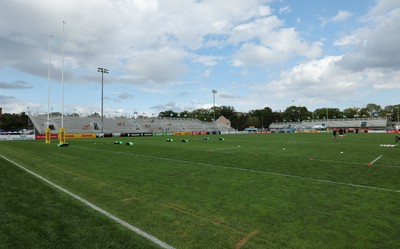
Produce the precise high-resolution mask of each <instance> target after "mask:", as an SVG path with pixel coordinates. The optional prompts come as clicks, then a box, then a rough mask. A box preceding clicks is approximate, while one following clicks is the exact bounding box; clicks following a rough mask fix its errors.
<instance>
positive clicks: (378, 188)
mask: <svg viewBox="0 0 400 249" xmlns="http://www.w3.org/2000/svg"><path fill="white" fill-rule="evenodd" d="M74 147H79V148H81V149H88V150H97V151H102V152H109V153H117V154H123V155H130V156H139V157H144V158H151V159H159V160H165V161H171V162H180V163H189V164H197V165H204V166H210V167H219V168H224V169H233V170H240V171H247V172H255V173H264V174H269V175H275V176H282V177H290V178H296V179H300V180H308V181H315V182H322V183H328V184H334V185H342V186H349V187H355V188H365V189H374V190H381V191H387V192H395V193H400V189H390V188H380V187H374V186H368V185H361V184H353V183H346V182H336V181H331V180H324V179H318V178H313V177H304V176H297V175H289V174H284V173H276V172H272V171H265V170H256V169H245V168H239V167H231V166H225V165H220V164H211V163H202V162H194V161H188V160H181V159H173V158H166V157H158V156H149V155H142V154H136V153H126V152H120V151H109V150H102V149H96V148H88V147H81V146H74Z"/></svg>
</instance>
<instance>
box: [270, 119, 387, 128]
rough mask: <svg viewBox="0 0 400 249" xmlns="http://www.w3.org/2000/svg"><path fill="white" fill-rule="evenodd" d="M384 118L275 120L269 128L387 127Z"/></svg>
mask: <svg viewBox="0 0 400 249" xmlns="http://www.w3.org/2000/svg"><path fill="white" fill-rule="evenodd" d="M387 125H388V124H387V119H386V118H354V119H320V120H304V121H302V122H276V123H272V124H271V125H270V126H269V128H270V129H277V130H279V129H287V128H295V129H321V128H329V129H332V128H379V129H384V128H386V127H387Z"/></svg>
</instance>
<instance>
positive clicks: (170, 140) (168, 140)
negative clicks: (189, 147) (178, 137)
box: [165, 138, 174, 142]
mask: <svg viewBox="0 0 400 249" xmlns="http://www.w3.org/2000/svg"><path fill="white" fill-rule="evenodd" d="M165 141H166V142H173V141H174V140H173V139H172V138H168V139H167V140H165Z"/></svg>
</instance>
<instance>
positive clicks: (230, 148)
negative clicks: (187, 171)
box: [206, 146, 240, 151]
mask: <svg viewBox="0 0 400 249" xmlns="http://www.w3.org/2000/svg"><path fill="white" fill-rule="evenodd" d="M237 148H240V147H239V146H236V147H229V148H217V149H212V150H206V151H217V150H233V149H237Z"/></svg>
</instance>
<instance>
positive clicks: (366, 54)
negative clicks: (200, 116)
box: [0, 0, 400, 116]
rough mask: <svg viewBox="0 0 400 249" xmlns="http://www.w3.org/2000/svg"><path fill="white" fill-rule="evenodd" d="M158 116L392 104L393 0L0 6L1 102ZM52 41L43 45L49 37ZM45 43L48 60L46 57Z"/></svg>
mask: <svg viewBox="0 0 400 249" xmlns="http://www.w3.org/2000/svg"><path fill="white" fill-rule="evenodd" d="M63 20H64V21H65V22H66V24H65V25H64V112H66V113H72V112H76V113H79V114H82V115H87V114H90V113H94V112H98V113H99V112H100V108H101V74H100V73H98V72H97V68H98V67H104V68H107V69H109V74H105V75H104V112H105V114H106V115H110V116H114V115H118V116H119V115H129V116H130V115H132V114H133V113H134V112H138V113H140V114H142V113H146V114H148V115H152V114H154V115H157V114H158V113H159V112H160V111H164V110H170V109H171V110H174V111H176V112H180V111H183V110H189V111H191V110H194V109H198V108H210V107H211V106H212V105H213V95H212V92H211V91H212V90H213V89H215V90H217V94H216V104H217V105H226V106H233V107H235V109H236V110H237V111H242V112H247V111H250V110H254V109H262V108H264V107H271V108H272V109H273V110H284V109H285V108H286V107H288V106H290V105H293V104H295V105H301V106H306V107H307V108H308V109H309V110H310V111H312V110H315V109H317V108H324V107H332V108H339V109H342V110H343V109H344V108H348V107H365V106H366V105H367V104H368V103H375V104H378V105H381V106H382V107H384V106H387V105H397V104H399V99H400V98H399V96H400V70H399V69H400V46H399V45H398V44H400V32H399V31H400V0H380V1H377V0H362V1H348V0H347V1H344V0H336V1H320V0H307V1H306V0H275V1H273V0H246V1H242V0H229V1H227V0H162V1H161V0H118V1H115V0H102V1H98V0H87V1H78V0H55V1H40V0H30V1H28V0H21V1H14V0H5V1H2V8H1V9H0V107H2V108H3V112H5V113H19V112H22V111H27V110H28V108H29V110H30V111H32V112H39V113H46V112H47V109H48V93H49V92H48V77H47V75H48V66H49V64H50V66H51V70H50V72H51V77H50V110H51V111H59V112H61V109H62V108H61V106H62V101H61V100H62V94H61V93H62V90H61V89H62V84H61V68H62V33H63V32H62V30H63ZM50 35H52V36H53V37H52V38H51V39H49V36H50ZM49 40H50V48H51V53H50V57H51V59H50V61H49Z"/></svg>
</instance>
